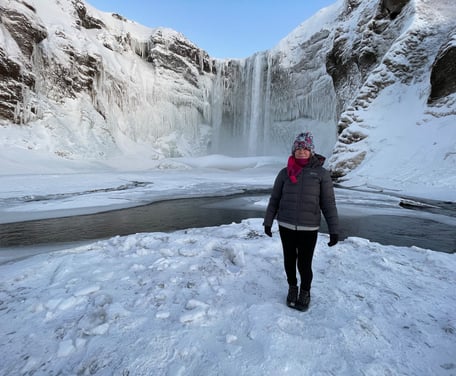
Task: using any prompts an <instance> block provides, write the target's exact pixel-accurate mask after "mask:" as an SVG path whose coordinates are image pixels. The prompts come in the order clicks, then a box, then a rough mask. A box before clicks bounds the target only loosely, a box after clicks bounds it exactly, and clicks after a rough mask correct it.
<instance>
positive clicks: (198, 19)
mask: <svg viewBox="0 0 456 376" xmlns="http://www.w3.org/2000/svg"><path fill="white" fill-rule="evenodd" d="M86 1H87V2H88V3H89V4H91V5H92V6H94V7H95V8H97V9H99V10H102V11H106V12H114V13H119V14H121V15H122V16H124V17H126V18H128V19H131V20H133V21H136V22H138V23H140V24H142V25H145V26H149V27H158V26H166V27H169V28H171V29H174V30H176V31H179V32H181V33H182V34H184V35H185V36H186V37H187V38H188V39H190V40H191V41H192V42H193V43H195V44H196V45H197V46H198V47H200V48H202V49H204V50H206V51H207V52H208V53H209V55H210V56H211V57H219V58H244V57H247V56H250V55H252V54H253V53H255V52H257V51H262V50H267V49H269V48H272V47H274V46H275V45H276V44H277V43H278V42H279V41H280V40H281V39H282V38H284V37H285V36H287V35H288V34H289V33H290V32H291V31H292V30H293V29H294V28H295V27H297V26H298V25H299V24H301V23H302V22H303V21H305V20H306V19H308V18H309V17H311V16H312V15H313V14H315V13H316V12H318V10H320V9H321V8H324V7H326V6H328V5H331V4H333V3H335V2H336V0H280V1H278V0H229V1H223V2H221V1H214V0H166V1H164V0H86Z"/></svg>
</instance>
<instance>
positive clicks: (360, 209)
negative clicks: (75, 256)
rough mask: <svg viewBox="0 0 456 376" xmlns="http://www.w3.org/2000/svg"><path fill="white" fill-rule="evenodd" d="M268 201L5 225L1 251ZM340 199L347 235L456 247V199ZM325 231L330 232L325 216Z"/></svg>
mask: <svg viewBox="0 0 456 376" xmlns="http://www.w3.org/2000/svg"><path fill="white" fill-rule="evenodd" d="M267 200H268V195H267V194H258V193H257V194H237V195H230V196H225V197H203V198H201V197H200V198H186V199H177V200H165V201H160V202H155V203H152V204H149V205H143V206H137V207H133V208H127V209H122V210H113V211H108V212H104V213H98V214H88V215H76V216H69V217H63V218H51V219H40V220H33V221H21V222H16V223H7V224H0V247H1V256H2V257H4V256H5V255H10V257H11V256H12V255H14V257H15V258H16V257H22V256H27V255H29V254H34V253H41V252H48V251H52V250H57V249H63V248H68V246H69V243H71V244H80V243H81V242H82V243H84V242H89V241H94V240H97V239H105V238H110V237H113V236H116V235H128V234H134V233H141V232H167V231H174V230H180V229H185V228H194V227H208V226H217V225H222V224H229V223H232V222H240V221H241V220H243V219H246V218H255V217H260V218H261V217H263V215H264V210H265V206H266V204H267ZM337 201H338V209H339V215H340V223H341V234H340V235H341V238H342V239H345V238H347V237H353V236H354V237H361V238H366V239H369V240H371V241H375V242H379V243H381V244H384V245H399V246H418V247H421V248H427V249H432V250H436V251H442V252H454V251H455V250H456V236H455V234H456V214H455V210H454V204H450V203H441V204H442V205H444V206H440V207H439V206H437V205H430V204H429V203H426V204H425V203H419V202H416V201H411V200H406V201H404V200H399V199H398V198H395V197H392V196H387V195H380V194H373V193H366V192H360V193H359V194H358V193H357V194H354V193H353V191H348V190H343V189H337ZM400 203H401V204H402V206H404V203H405V206H406V207H405V208H404V207H402V206H400V205H399V204H400ZM445 205H446V206H445ZM410 208H413V210H412V209H410ZM321 231H322V232H326V231H327V230H326V225H325V223H324V221H322V227H321ZM276 236H278V234H276Z"/></svg>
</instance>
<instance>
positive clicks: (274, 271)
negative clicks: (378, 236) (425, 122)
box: [0, 218, 456, 375]
mask: <svg viewBox="0 0 456 376" xmlns="http://www.w3.org/2000/svg"><path fill="white" fill-rule="evenodd" d="M327 242H328V236H327V235H325V234H320V235H319V239H318V245H317V250H316V254H315V259H314V274H315V276H314V283H313V289H312V303H311V307H310V309H309V311H308V312H306V313H301V312H298V311H295V310H291V309H289V308H288V307H286V305H285V304H284V299H285V297H286V289H287V285H286V280H285V277H284V272H283V265H282V263H283V261H282V255H281V245H280V240H279V236H278V233H277V232H276V231H275V230H274V234H273V238H272V240H271V239H270V238H268V237H266V236H265V235H263V233H262V220H261V219H259V218H258V219H249V220H245V221H243V222H242V223H239V224H231V225H225V226H219V227H212V228H202V229H188V230H183V231H177V232H173V233H150V234H135V235H131V236H127V237H115V238H112V239H109V240H106V241H99V242H96V243H93V244H90V245H86V246H83V247H79V248H75V249H69V250H65V251H60V252H54V253H50V254H43V255H38V256H35V257H33V258H29V259H25V260H21V261H16V262H14V263H9V264H4V265H1V266H0V271H1V273H0V281H1V286H2V289H1V292H0V317H1V322H2V323H3V324H2V325H1V327H0V332H1V338H2V341H1V344H2V346H1V347H2V354H3V355H2V359H3V360H2V363H1V365H0V373H1V374H5V375H6V374H33V373H37V374H58V373H61V374H80V375H86V374H87V375H88V374H93V375H112V374H116V375H126V374H130V375H133V374H134V375H144V374H154V375H250V374H263V375H272V374H274V375H292V374H293V375H295V374H300V375H327V374H337V375H378V374H382V375H384V374H404V375H405V374H407V375H452V374H454V372H455V371H456V363H455V355H456V347H455V340H456V339H455V335H456V317H455V314H454V306H455V304H456V295H455V294H454V289H453V286H454V284H455V283H456V273H455V270H456V258H455V255H454V254H444V253H436V252H432V251H429V250H423V249H419V248H415V247H412V248H402V247H391V246H390V247H385V246H381V245H379V244H376V243H371V242H369V241H368V240H365V239H360V238H349V239H347V240H345V241H344V242H342V243H339V244H338V245H337V246H336V247H334V248H329V247H328V246H327V245H326V243H327Z"/></svg>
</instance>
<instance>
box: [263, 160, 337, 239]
mask: <svg viewBox="0 0 456 376" xmlns="http://www.w3.org/2000/svg"><path fill="white" fill-rule="evenodd" d="M324 161H325V158H324V157H323V156H321V155H318V154H315V155H313V156H312V157H311V159H310V161H309V164H308V165H307V166H305V167H304V168H303V169H302V170H301V172H300V173H299V174H298V176H297V180H298V182H297V183H295V184H293V183H292V182H291V181H290V178H289V176H288V173H287V168H284V169H282V170H281V171H280V172H279V174H278V175H277V177H276V179H275V182H274V187H273V189H272V193H271V197H270V199H269V204H268V207H267V209H266V214H265V217H264V223H263V225H264V226H272V222H273V220H274V218H275V217H276V216H277V220H278V221H279V222H284V223H288V224H291V225H296V226H306V227H318V226H320V221H321V212H323V215H324V217H325V220H326V223H327V224H328V230H329V233H330V234H338V233H339V217H338V214H337V208H336V200H335V197H334V188H333V184H332V180H331V176H330V174H329V171H328V170H326V169H325V168H323V163H324Z"/></svg>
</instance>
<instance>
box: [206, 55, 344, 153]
mask: <svg viewBox="0 0 456 376" xmlns="http://www.w3.org/2000/svg"><path fill="white" fill-rule="evenodd" d="M336 106H337V99H336V95H335V91H334V87H333V84H332V80H331V78H330V76H329V75H328V74H327V73H326V71H325V69H324V65H323V66H318V67H316V68H315V69H302V68H297V67H296V66H287V65H285V66H284V65H283V64H281V58H280V56H277V55H272V54H271V53H270V52H269V51H265V52H259V53H256V54H255V55H253V56H251V57H249V58H247V59H244V60H230V61H225V62H222V63H219V64H218V65H217V76H216V78H215V80H214V83H213V91H212V100H211V111H212V117H211V126H212V131H213V132H212V150H211V151H212V152H214V153H220V154H228V155H234V156H255V155H271V154H280V155H282V154H284V153H289V150H290V144H291V142H292V140H293V139H294V138H295V137H296V135H297V134H298V133H300V132H302V131H312V132H313V133H314V135H315V138H316V145H317V148H318V151H319V152H322V153H324V154H326V155H329V154H330V153H331V150H332V147H333V145H334V143H335V141H336V138H337V133H336V131H335V130H336V124H337V111H336Z"/></svg>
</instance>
